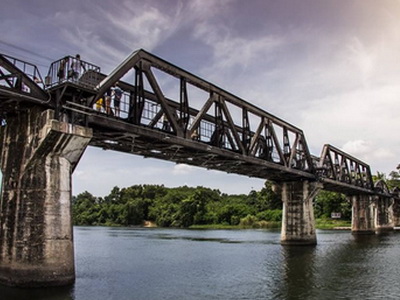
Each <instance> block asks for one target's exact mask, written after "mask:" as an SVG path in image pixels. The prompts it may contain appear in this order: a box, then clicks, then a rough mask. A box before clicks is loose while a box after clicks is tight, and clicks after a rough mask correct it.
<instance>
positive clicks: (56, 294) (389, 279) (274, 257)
mask: <svg viewBox="0 0 400 300" xmlns="http://www.w3.org/2000/svg"><path fill="white" fill-rule="evenodd" d="M74 236H75V245H76V269H77V280H76V283H75V285H74V286H73V287H63V288H48V289H34V290H30V289H17V288H8V287H2V286H0V299H1V300H9V299H11V300H14V299H15V300H19V299H30V300H31V299H32V300H39V299H41V300H50V299H51V300H91V299H96V300H103V299H104V300H110V299H118V300H124V299H126V300H131V299H146V300H147V299H174V300H175V299H195V300H196V299H221V300H225V299H260V300H261V299H279V300H281V299H293V300H295V299H302V300H303V299H305V300H312V299H315V300H317V299H318V300H320V299H398V295H399V294H400V286H399V285H398V284H397V282H398V276H399V273H400V272H399V269H400V250H399V244H400V234H398V233H392V234H389V235H379V236H378V235H370V236H352V235H351V234H350V233H349V232H339V231H336V232H335V231H319V232H318V245H317V246H315V247H304V246H290V247H287V246H281V245H280V234H279V232H278V231H269V230H229V231H227V230H168V229H154V230H153V229H150V230H143V229H137V228H134V229H132V228H124V229H122V228H118V229H114V228H99V227H97V228H75V231H74Z"/></svg>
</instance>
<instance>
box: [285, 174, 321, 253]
mask: <svg viewBox="0 0 400 300" xmlns="http://www.w3.org/2000/svg"><path fill="white" fill-rule="evenodd" d="M280 188H281V191H282V202H283V211H282V233H281V243H282V244H283V245H316V244H317V236H316V233H315V219H314V209H313V200H314V198H315V196H316V195H317V194H318V192H319V191H320V190H321V188H322V185H321V184H320V183H317V182H309V181H294V182H283V183H282V184H281V185H280Z"/></svg>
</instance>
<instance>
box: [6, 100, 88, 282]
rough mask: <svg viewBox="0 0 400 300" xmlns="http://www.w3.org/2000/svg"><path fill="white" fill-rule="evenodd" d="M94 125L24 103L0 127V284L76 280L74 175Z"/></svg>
mask: <svg viewBox="0 0 400 300" xmlns="http://www.w3.org/2000/svg"><path fill="white" fill-rule="evenodd" d="M91 137H92V132H91V130H90V129H87V128H84V127H80V126H74V125H71V124H68V123H64V122H59V121H57V120H54V118H53V111H51V110H46V111H43V110H42V109H40V108H37V107H36V108H30V107H26V108H23V109H20V110H19V112H17V113H16V114H15V115H9V116H8V117H7V125H6V126H5V127H2V128H1V131H0V162H1V170H2V173H3V182H2V191H1V199H0V282H1V283H3V284H6V285H11V286H26V287H34V286H50V285H67V284H71V283H73V282H74V280H75V268H74V246H73V231H72V222H71V221H72V220H71V174H72V171H73V169H74V167H75V166H76V164H77V163H78V161H79V159H80V157H81V155H82V153H83V152H84V150H85V149H86V146H87V145H88V143H89V141H90V139H91Z"/></svg>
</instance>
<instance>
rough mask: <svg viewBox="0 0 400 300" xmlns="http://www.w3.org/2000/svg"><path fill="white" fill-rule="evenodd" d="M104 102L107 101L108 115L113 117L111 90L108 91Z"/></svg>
mask: <svg viewBox="0 0 400 300" xmlns="http://www.w3.org/2000/svg"><path fill="white" fill-rule="evenodd" d="M104 100H105V108H106V114H107V115H113V111H112V109H111V89H108V90H107V91H106V93H105V94H104Z"/></svg>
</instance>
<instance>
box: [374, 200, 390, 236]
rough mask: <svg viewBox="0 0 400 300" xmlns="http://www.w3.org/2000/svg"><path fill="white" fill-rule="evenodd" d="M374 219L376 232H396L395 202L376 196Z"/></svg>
mask: <svg viewBox="0 0 400 300" xmlns="http://www.w3.org/2000/svg"><path fill="white" fill-rule="evenodd" d="M374 200H375V201H374V202H375V203H374V205H375V208H374V219H375V230H376V232H378V233H380V232H387V231H392V230H394V220H393V204H394V203H393V202H394V200H393V199H392V198H387V197H379V196H375V199H374Z"/></svg>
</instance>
